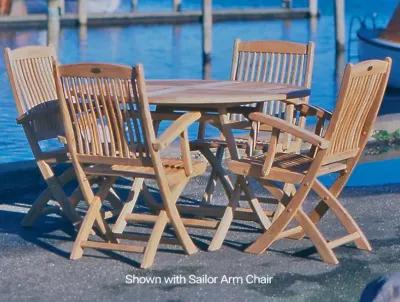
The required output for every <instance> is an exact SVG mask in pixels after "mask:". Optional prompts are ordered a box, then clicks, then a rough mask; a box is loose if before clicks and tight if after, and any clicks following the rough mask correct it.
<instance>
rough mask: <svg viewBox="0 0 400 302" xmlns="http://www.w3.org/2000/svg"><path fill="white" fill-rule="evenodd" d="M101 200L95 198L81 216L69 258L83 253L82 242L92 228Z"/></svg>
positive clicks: (73, 258) (86, 238) (75, 258)
mask: <svg viewBox="0 0 400 302" xmlns="http://www.w3.org/2000/svg"><path fill="white" fill-rule="evenodd" d="M100 208H101V202H100V200H99V199H97V198H96V199H95V200H94V201H93V202H92V203H91V204H90V206H89V209H88V211H87V213H86V215H85V217H84V218H83V221H82V225H81V227H80V229H79V232H78V235H77V236H76V239H75V241H74V244H73V246H72V251H71V255H70V259H72V260H77V259H79V258H81V257H82V255H83V248H82V242H84V241H87V240H88V238H89V236H90V234H91V231H92V229H93V225H94V223H95V221H96V216H97V215H98V214H99V213H100Z"/></svg>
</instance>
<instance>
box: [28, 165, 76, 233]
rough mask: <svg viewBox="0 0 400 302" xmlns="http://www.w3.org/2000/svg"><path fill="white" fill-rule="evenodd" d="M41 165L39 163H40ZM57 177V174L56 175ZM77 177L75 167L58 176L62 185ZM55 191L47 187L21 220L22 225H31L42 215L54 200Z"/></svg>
mask: <svg viewBox="0 0 400 302" xmlns="http://www.w3.org/2000/svg"><path fill="white" fill-rule="evenodd" d="M38 165H39V163H38ZM54 177H56V176H54ZM74 177H75V173H74V170H73V168H72V167H71V168H68V169H67V170H65V171H64V172H63V173H62V174H61V175H60V176H58V182H59V184H60V186H63V185H64V184H66V183H68V182H69V181H71V180H72V179H73V178H74ZM52 198H53V193H52V191H51V189H50V188H49V187H47V188H46V189H45V190H44V191H43V192H42V193H40V195H39V196H38V197H37V198H36V200H35V201H34V202H33V204H32V206H31V208H30V209H29V211H28V213H27V214H26V215H25V217H24V218H23V220H22V221H21V225H22V226H23V227H31V226H32V225H33V224H34V223H35V221H36V220H37V219H38V218H39V216H40V215H42V213H43V210H44V208H45V206H46V204H47V203H48V202H49V201H50V200H52Z"/></svg>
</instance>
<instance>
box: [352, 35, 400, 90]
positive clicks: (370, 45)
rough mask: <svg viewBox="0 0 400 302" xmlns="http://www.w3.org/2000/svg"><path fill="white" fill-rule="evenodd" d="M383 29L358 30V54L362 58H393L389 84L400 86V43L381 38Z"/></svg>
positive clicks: (394, 86) (395, 86)
mask: <svg viewBox="0 0 400 302" xmlns="http://www.w3.org/2000/svg"><path fill="white" fill-rule="evenodd" d="M381 32H382V29H366V28H362V29H360V30H359V31H358V32H357V36H358V56H359V59H360V60H362V61H363V60H371V59H384V58H386V57H391V58H392V60H393V66H392V71H391V74H390V78H389V86H390V87H393V88H400V43H395V42H391V41H387V40H383V39H380V38H379V34H380V33H381Z"/></svg>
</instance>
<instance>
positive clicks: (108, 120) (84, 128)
mask: <svg viewBox="0 0 400 302" xmlns="http://www.w3.org/2000/svg"><path fill="white" fill-rule="evenodd" d="M55 77H56V87H57V93H58V97H59V99H60V101H61V109H62V114H63V121H64V126H65V132H66V140H67V146H68V149H69V152H70V154H71V158H72V163H73V165H74V168H75V172H76V175H77V178H78V181H79V185H80V188H81V190H82V192H83V195H84V198H85V200H86V201H87V202H88V203H89V205H90V206H89V210H88V212H87V214H86V216H85V218H84V220H83V223H82V227H81V228H80V230H79V233H78V235H77V238H76V240H75V242H74V245H73V249H72V252H71V259H78V258H80V257H81V256H82V255H83V249H84V248H95V249H106V250H119V251H127V252H139V253H144V258H143V262H142V264H141V267H142V268H148V267H150V266H151V265H152V263H153V261H154V257H155V254H156V251H157V248H158V245H159V244H160V242H161V241H163V240H164V241H166V243H171V238H162V235H163V232H164V230H165V228H166V226H167V224H171V225H172V226H173V229H174V230H175V233H176V235H177V237H178V241H173V243H174V244H176V242H177V243H178V244H180V245H182V246H183V248H184V250H185V251H186V252H187V253H188V254H193V253H195V252H196V251H197V248H196V247H195V245H194V244H193V242H192V240H191V239H190V237H189V235H188V233H187V231H186V229H185V226H184V224H183V221H182V219H181V217H180V215H179V212H178V210H177V207H176V201H177V199H178V198H179V196H180V194H181V192H182V190H183V189H184V188H185V186H186V184H187V183H188V181H189V180H190V178H191V177H193V176H196V175H199V174H202V173H204V171H205V168H206V164H205V163H203V162H199V161H192V159H191V157H190V149H189V141H188V135H187V128H188V126H189V125H190V124H192V123H194V122H195V121H197V120H198V119H199V118H200V113H199V112H192V113H186V114H184V115H182V116H180V117H179V118H178V119H177V120H175V121H174V122H173V123H172V125H171V126H170V127H169V128H168V129H167V130H165V132H163V134H162V135H161V136H159V137H156V135H155V131H154V127H153V120H152V115H151V112H150V106H149V103H148V99H147V95H146V87H145V81H144V75H143V67H142V66H141V65H138V66H136V67H134V68H130V67H126V66H121V65H111V64H95V63H93V64H89V63H87V64H84V63H83V64H76V65H73V66H72V65H64V66H59V67H58V68H56V69H55ZM177 138H180V141H181V151H182V159H169V158H164V157H161V154H160V152H161V151H162V150H163V149H165V148H166V147H167V146H168V145H169V144H170V143H171V142H172V141H174V140H175V139H177ZM90 175H95V176H98V177H103V178H104V181H103V182H102V183H101V184H100V188H99V189H98V191H97V192H94V191H93V190H92V188H91V186H90V184H89V182H88V180H87V179H88V177H89V176H90ZM117 177H130V178H132V179H133V180H134V182H133V186H132V188H133V189H132V191H131V194H129V196H128V198H127V202H126V203H125V204H124V207H123V209H122V210H121V214H120V217H119V218H118V221H120V220H123V221H125V222H132V221H133V222H140V223H150V224H152V223H154V227H153V229H152V231H151V234H150V236H147V237H146V236H132V234H127V233H124V228H125V226H126V223H125V224H123V228H122V230H119V231H118V232H112V230H111V228H110V227H109V226H108V224H107V222H106V221H105V220H104V213H103V212H102V210H101V208H102V203H103V200H104V194H105V193H106V192H107V191H108V190H109V187H110V185H111V184H112V183H113V182H114V181H115V179H116V178H117ZM145 179H151V180H154V181H156V183H157V185H158V187H159V190H160V195H161V199H162V207H161V209H160V210H159V212H158V213H156V214H143V213H135V205H136V201H137V198H138V192H140V190H142V189H143V181H144V180H145ZM132 211H133V213H132ZM118 221H117V223H118ZM94 227H97V229H98V230H99V231H100V234H102V237H103V238H104V241H99V240H97V241H96V240H90V239H89V236H90V233H91V231H92V229H93V228H94ZM129 235H130V236H129ZM124 239H137V240H145V241H147V244H146V245H145V246H140V245H131V244H123V243H120V242H119V241H120V240H124ZM172 239H173V238H172Z"/></svg>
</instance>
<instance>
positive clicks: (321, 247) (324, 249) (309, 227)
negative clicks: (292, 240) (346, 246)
mask: <svg viewBox="0 0 400 302" xmlns="http://www.w3.org/2000/svg"><path fill="white" fill-rule="evenodd" d="M296 220H297V221H298V222H299V224H300V225H301V226H302V227H303V230H304V231H305V233H306V235H307V236H308V237H309V238H310V239H311V241H312V242H313V244H314V246H315V248H316V249H317V251H318V253H319V254H320V256H321V258H322V260H323V261H324V262H326V263H329V264H338V263H339V261H338V260H337V258H336V256H335V254H334V252H333V250H332V249H331V248H330V247H329V246H328V244H327V241H326V240H325V238H324V236H323V235H322V234H321V232H320V231H319V230H318V229H317V227H316V226H315V224H314V223H312V221H311V219H310V218H309V217H308V215H307V214H306V213H304V211H303V210H302V209H299V210H298V212H297V213H296Z"/></svg>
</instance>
